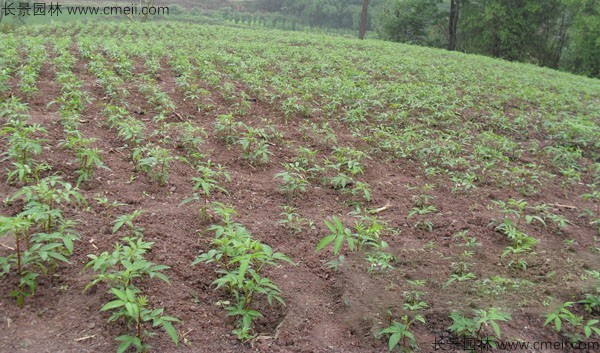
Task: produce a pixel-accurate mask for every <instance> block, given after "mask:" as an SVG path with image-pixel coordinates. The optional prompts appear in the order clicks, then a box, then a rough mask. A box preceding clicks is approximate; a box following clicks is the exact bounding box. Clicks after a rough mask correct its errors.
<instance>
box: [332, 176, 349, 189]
mask: <svg viewBox="0 0 600 353" xmlns="http://www.w3.org/2000/svg"><path fill="white" fill-rule="evenodd" d="M353 183H354V179H352V177H350V176H348V175H346V174H344V173H339V174H338V175H336V176H334V177H332V178H331V180H330V184H331V186H333V187H334V188H335V189H338V190H339V189H345V188H346V186H348V185H352V184H353Z"/></svg>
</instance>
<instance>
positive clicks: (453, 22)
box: [448, 0, 459, 50]
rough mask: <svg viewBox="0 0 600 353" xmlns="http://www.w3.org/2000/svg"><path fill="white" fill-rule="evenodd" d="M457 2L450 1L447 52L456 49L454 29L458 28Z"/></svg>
mask: <svg viewBox="0 0 600 353" xmlns="http://www.w3.org/2000/svg"><path fill="white" fill-rule="evenodd" d="M458 1H459V0H450V20H449V21H448V50H455V49H456V29H457V26H458V11H459V9H458V7H459V3H458Z"/></svg>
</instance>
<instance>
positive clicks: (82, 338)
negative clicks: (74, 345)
mask: <svg viewBox="0 0 600 353" xmlns="http://www.w3.org/2000/svg"><path fill="white" fill-rule="evenodd" d="M90 338H96V335H90V336H85V337H81V338H76V339H75V342H80V341H85V340H89V339H90Z"/></svg>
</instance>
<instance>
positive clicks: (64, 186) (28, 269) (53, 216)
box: [0, 176, 86, 306]
mask: <svg viewBox="0 0 600 353" xmlns="http://www.w3.org/2000/svg"><path fill="white" fill-rule="evenodd" d="M17 201H19V202H21V203H22V204H23V208H22V211H21V212H20V213H18V214H17V215H15V216H13V217H4V216H3V217H1V218H0V236H2V237H12V239H13V240H14V244H15V248H10V253H9V254H8V256H6V257H0V270H1V272H0V276H6V275H10V274H11V273H12V272H16V275H17V278H18V284H17V288H16V289H15V290H13V291H12V292H11V293H10V294H11V296H13V297H15V299H16V300H17V304H18V305H19V306H23V305H24V302H25V298H26V297H31V296H33V295H34V294H35V292H36V289H37V280H38V277H39V276H40V275H43V274H48V273H50V272H54V271H55V270H56V268H57V264H58V263H59V262H65V263H68V262H69V260H68V257H69V256H70V255H71V254H72V253H73V246H74V245H73V244H74V242H75V241H77V240H79V235H78V233H77V232H76V231H75V230H74V227H75V226H76V224H77V223H76V222H75V221H73V220H70V219H67V218H65V217H64V215H63V210H62V208H61V206H62V205H73V206H77V205H83V204H85V203H86V201H85V199H84V198H83V196H82V195H81V194H80V193H79V192H78V191H77V189H75V188H73V187H72V186H71V184H69V183H66V182H64V181H62V179H61V178H60V177H57V176H51V177H47V178H44V179H41V180H40V181H39V182H38V183H37V184H35V185H30V186H24V187H22V188H21V189H20V190H18V191H17V192H15V193H14V194H13V195H11V196H10V197H9V198H7V199H6V202H7V203H15V202H17Z"/></svg>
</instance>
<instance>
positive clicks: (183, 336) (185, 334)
mask: <svg viewBox="0 0 600 353" xmlns="http://www.w3.org/2000/svg"><path fill="white" fill-rule="evenodd" d="M192 331H194V329H190V330H189V331H188V332H186V333H184V334H182V335H181V336H180V338H182V339H183V338H185V336H187V335H189V334H190V333H191V332H192Z"/></svg>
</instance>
